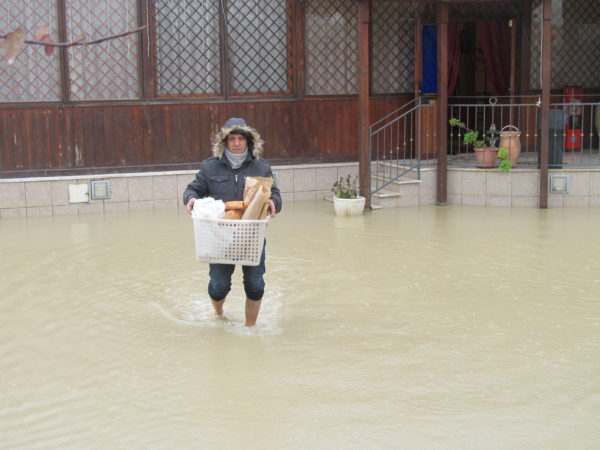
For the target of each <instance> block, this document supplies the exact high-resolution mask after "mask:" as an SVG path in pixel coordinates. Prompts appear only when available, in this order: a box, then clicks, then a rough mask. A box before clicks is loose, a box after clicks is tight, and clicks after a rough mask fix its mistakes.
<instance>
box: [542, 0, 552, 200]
mask: <svg viewBox="0 0 600 450" xmlns="http://www.w3.org/2000/svg"><path fill="white" fill-rule="evenodd" d="M542 17H543V19H542V20H543V22H542V30H543V36H542V67H541V70H542V110H541V112H540V121H541V127H540V128H541V133H542V136H541V139H540V198H539V207H540V208H543V209H545V208H548V148H549V144H550V135H549V132H550V83H551V81H552V79H551V75H552V72H551V67H552V45H551V44H552V0H544V12H543V16H542Z"/></svg>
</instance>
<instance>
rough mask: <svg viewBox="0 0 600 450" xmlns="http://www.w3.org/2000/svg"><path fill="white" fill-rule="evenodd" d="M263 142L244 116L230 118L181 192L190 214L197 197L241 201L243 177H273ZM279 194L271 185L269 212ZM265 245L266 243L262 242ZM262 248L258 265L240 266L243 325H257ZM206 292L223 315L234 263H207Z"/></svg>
mask: <svg viewBox="0 0 600 450" xmlns="http://www.w3.org/2000/svg"><path fill="white" fill-rule="evenodd" d="M262 149H263V141H262V139H261V138H260V135H259V134H258V132H257V131H256V130H255V129H253V128H250V127H249V126H248V125H246V121H245V120H244V119H238V118H231V119H229V120H228V121H227V122H225V125H223V128H222V129H221V131H220V132H219V133H217V135H216V136H215V139H214V142H213V148H212V150H213V157H212V158H208V159H206V160H204V161H203V162H202V165H201V166H200V170H199V171H198V173H197V174H196V178H195V179H194V181H192V182H191V183H190V184H188V186H187V188H186V190H185V191H184V193H183V203H184V204H185V205H186V209H187V211H188V212H189V213H190V214H191V212H192V209H193V207H194V202H195V201H196V199H199V198H203V197H207V196H209V197H212V198H214V199H215V200H222V201H223V202H229V201H234V200H243V198H244V186H245V181H246V177H273V173H272V171H271V166H270V165H269V164H268V163H267V162H266V161H264V160H262V159H261V156H262ZM281 205H282V202H281V194H280V193H279V189H278V188H277V186H272V187H271V198H270V199H269V215H270V216H271V217H275V214H277V213H278V212H279V211H281ZM265 247H266V245H265ZM265 247H263V251H262V255H261V257H260V263H259V264H258V266H242V271H243V273H244V291H245V292H246V326H248V327H252V326H254V325H255V324H256V319H257V317H258V312H259V311H260V304H261V300H262V297H263V294H264V291H265V282H264V274H265ZM209 267H210V269H209V276H210V281H209V283H208V295H209V296H210V298H211V301H212V304H213V307H214V308H215V313H216V314H217V315H218V316H222V315H223V303H225V297H227V294H228V293H229V291H230V290H231V276H232V274H233V271H234V270H235V265H233V264H209Z"/></svg>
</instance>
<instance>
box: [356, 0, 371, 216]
mask: <svg viewBox="0 0 600 450" xmlns="http://www.w3.org/2000/svg"><path fill="white" fill-rule="evenodd" d="M369 3H370V2H369V0H359V3H358V61H359V62H358V64H359V82H358V116H359V118H358V129H359V156H358V166H359V183H360V195H362V196H364V197H366V199H367V201H366V204H365V208H371V196H370V192H371V179H370V172H371V171H370V168H369V164H370V161H369V139H370V137H369V125H370V114H369V107H370V105H369V87H370V80H369V72H370V67H369V20H370V17H369Z"/></svg>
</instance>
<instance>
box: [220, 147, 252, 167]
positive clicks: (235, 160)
mask: <svg viewBox="0 0 600 450" xmlns="http://www.w3.org/2000/svg"><path fill="white" fill-rule="evenodd" d="M225 156H227V159H228V160H229V163H230V164H231V167H232V168H234V169H239V168H240V167H241V166H242V163H243V162H244V161H245V160H246V156H248V149H246V150H244V153H240V154H239V155H238V154H236V153H233V152H231V151H229V150H228V149H225Z"/></svg>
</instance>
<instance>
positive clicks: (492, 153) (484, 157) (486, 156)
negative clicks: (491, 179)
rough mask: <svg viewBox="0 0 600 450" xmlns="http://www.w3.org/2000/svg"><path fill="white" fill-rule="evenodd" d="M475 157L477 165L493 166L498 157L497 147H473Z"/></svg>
mask: <svg viewBox="0 0 600 450" xmlns="http://www.w3.org/2000/svg"><path fill="white" fill-rule="evenodd" d="M475 159H476V161H477V167H481V168H487V167H494V166H495V165H496V160H497V159H498V149H497V148H496V147H481V148H476V149H475Z"/></svg>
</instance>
